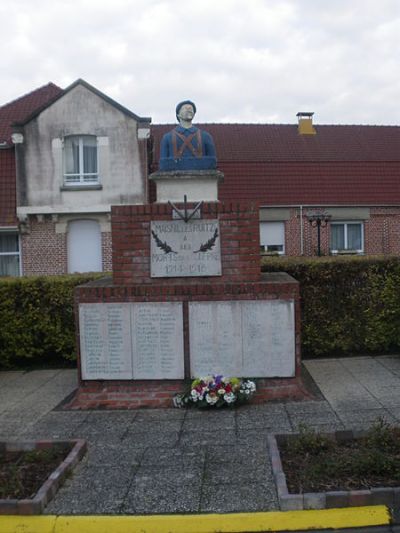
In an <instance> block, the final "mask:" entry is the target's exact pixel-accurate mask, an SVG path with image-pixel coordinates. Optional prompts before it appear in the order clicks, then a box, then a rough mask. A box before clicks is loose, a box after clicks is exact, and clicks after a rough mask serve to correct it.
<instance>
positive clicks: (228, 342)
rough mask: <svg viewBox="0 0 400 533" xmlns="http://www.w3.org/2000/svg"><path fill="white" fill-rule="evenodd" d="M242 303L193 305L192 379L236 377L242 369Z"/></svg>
mask: <svg viewBox="0 0 400 533" xmlns="http://www.w3.org/2000/svg"><path fill="white" fill-rule="evenodd" d="M240 322H241V307H240V302H199V303H198V302H190V303H189V335H190V369H191V374H192V376H193V377H198V376H204V375H209V374H224V375H226V376H237V375H239V374H238V370H239V369H240V368H241V362H242V361H241V359H242V339H241V328H240V327H238V325H239V326H240Z"/></svg>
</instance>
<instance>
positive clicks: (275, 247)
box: [260, 222, 285, 255]
mask: <svg viewBox="0 0 400 533" xmlns="http://www.w3.org/2000/svg"><path fill="white" fill-rule="evenodd" d="M260 250H261V253H271V254H273V253H275V254H279V255H283V254H284V253H285V223H284V222H260Z"/></svg>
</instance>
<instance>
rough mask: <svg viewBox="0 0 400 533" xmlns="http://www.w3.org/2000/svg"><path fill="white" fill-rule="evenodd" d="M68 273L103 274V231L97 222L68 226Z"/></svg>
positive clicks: (73, 223)
mask: <svg viewBox="0 0 400 533" xmlns="http://www.w3.org/2000/svg"><path fill="white" fill-rule="evenodd" d="M67 246H68V272H101V271H102V270H103V268H102V260H101V231H100V226H99V223H98V222H96V220H73V221H71V222H70V223H69V224H68V244H67Z"/></svg>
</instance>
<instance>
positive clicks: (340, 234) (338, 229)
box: [331, 222, 364, 253]
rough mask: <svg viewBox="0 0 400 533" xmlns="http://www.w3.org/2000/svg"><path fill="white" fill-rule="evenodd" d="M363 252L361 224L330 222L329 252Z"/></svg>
mask: <svg viewBox="0 0 400 533" xmlns="http://www.w3.org/2000/svg"><path fill="white" fill-rule="evenodd" d="M363 251H364V231H363V223H362V222H331V252H333V253H340V252H355V253H362V252H363Z"/></svg>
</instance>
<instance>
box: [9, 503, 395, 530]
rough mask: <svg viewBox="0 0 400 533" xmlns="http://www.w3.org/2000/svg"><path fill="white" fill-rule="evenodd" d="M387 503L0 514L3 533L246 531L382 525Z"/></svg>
mask: <svg viewBox="0 0 400 533" xmlns="http://www.w3.org/2000/svg"><path fill="white" fill-rule="evenodd" d="M389 523H390V513H389V510H388V508H387V507H385V506H384V505H378V506H371V507H349V508H344V509H321V510H318V511H285V512H281V511H276V512H275V511H272V512H267V513H235V514H204V515H203V514H201V515H151V516H118V515H115V516H103V515H96V516H0V531H1V533H189V532H190V533H217V532H218V533H244V532H248V533H250V532H257V531H258V532H261V531H296V530H304V529H327V528H336V529H339V528H350V527H363V526H382V525H387V524H389Z"/></svg>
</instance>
